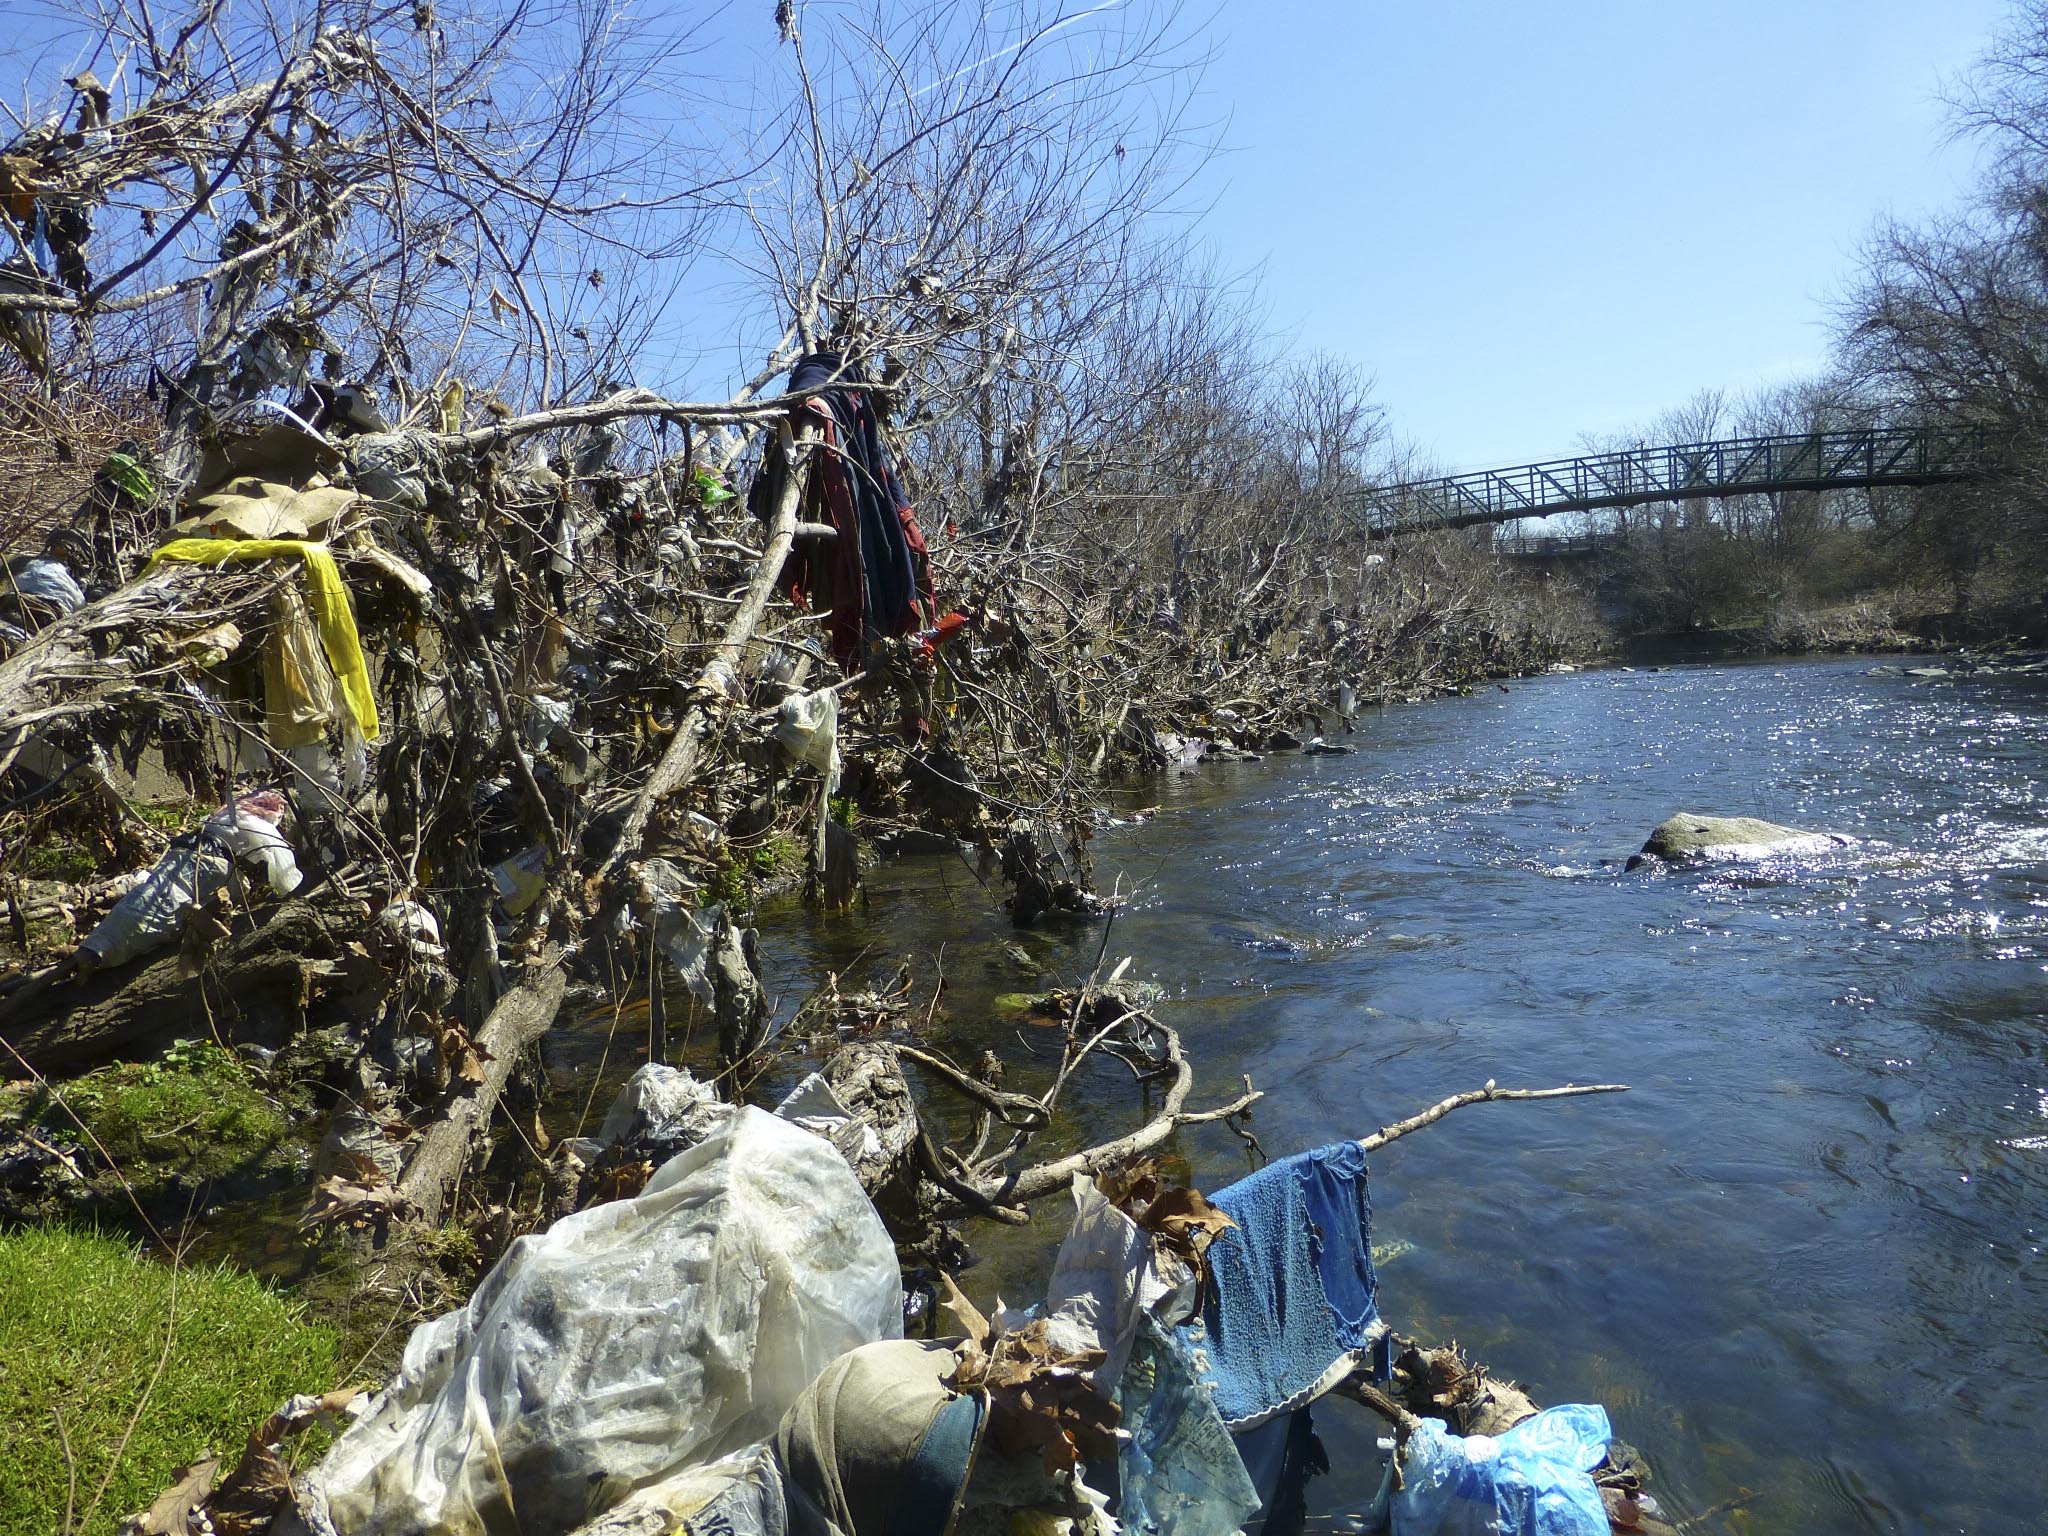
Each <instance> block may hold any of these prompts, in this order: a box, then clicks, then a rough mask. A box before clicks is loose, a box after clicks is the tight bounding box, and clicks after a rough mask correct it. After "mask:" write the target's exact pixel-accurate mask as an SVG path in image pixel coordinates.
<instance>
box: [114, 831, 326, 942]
mask: <svg viewBox="0 0 2048 1536" xmlns="http://www.w3.org/2000/svg"><path fill="white" fill-rule="evenodd" d="M283 815H284V797H283V796H281V795H279V794H278V793H277V792H276V791H275V790H260V791H258V792H257V793H255V794H249V795H244V796H242V798H241V799H240V800H237V801H234V802H232V803H230V804H228V805H224V806H222V807H221V808H220V809H219V810H217V811H215V812H214V813H213V814H212V815H211V816H209V817H207V818H206V821H205V823H204V824H203V825H202V826H201V827H200V829H199V831H198V832H197V833H196V834H194V835H190V836H186V837H181V838H179V839H178V840H177V841H176V842H174V843H172V844H171V846H170V848H169V849H168V850H166V851H165V853H164V856H163V857H162V858H160V859H158V860H157V861H156V867H155V868H154V869H152V870H151V871H150V872H149V874H148V875H147V876H145V877H144V879H143V880H142V882H141V884H139V885H137V886H136V887H135V889H134V890H132V891H130V892H129V893H128V894H127V895H126V896H123V897H122V898H121V899H120V901H119V902H118V903H116V904H115V906H114V909H113V911H111V912H109V913H108V914H107V915H106V916H105V917H104V918H102V919H101V920H100V922H99V925H98V926H97V927H95V928H94V929H93V931H92V932H91V933H89V934H87V935H86V936H85V938H84V939H83V940H82V941H81V942H80V944H79V948H81V949H83V950H84V951H86V952H87V953H88V954H90V955H91V956H92V957H93V959H94V960H95V961H97V962H98V963H99V964H101V965H106V966H114V965H125V964H126V963H127V962H128V961H130V960H133V959H135V958H136V957H137V956H138V955H146V954H148V953H149V952H150V951H151V950H153V949H160V948H162V947H163V946H164V945H166V944H169V943H170V942H171V941H172V940H173V939H175V938H176V937H177V936H178V913H179V911H180V910H182V909H183V908H185V907H188V906H202V905H204V904H205V903H206V902H207V901H208V900H209V899H210V898H211V897H212V896H213V895H214V894H215V893H216V892H218V891H221V890H223V889H225V888H226V886H227V883H228V881H229V879H230V878H231V877H232V874H233V871H232V870H231V868H230V867H229V863H228V857H227V856H232V857H234V858H237V859H248V860H251V861H252V862H254V863H256V864H258V865H260V866H261V867H262V869H263V872H264V874H265V876H266V877H267V878H268V880H269V882H270V888H271V889H272V890H273V891H275V892H277V894H278V895H280V896H289V895H290V894H291V893H292V892H293V891H295V890H297V889H298V888H299V882H300V880H302V879H303V878H304V877H303V876H302V875H301V874H300V872H299V865H298V860H297V859H296V858H294V857H293V854H292V845H291V844H290V843H288V842H286V841H285V838H284V834H283V833H281V832H280V831H278V829H277V823H278V819H279V818H280V817H282V816H283Z"/></svg>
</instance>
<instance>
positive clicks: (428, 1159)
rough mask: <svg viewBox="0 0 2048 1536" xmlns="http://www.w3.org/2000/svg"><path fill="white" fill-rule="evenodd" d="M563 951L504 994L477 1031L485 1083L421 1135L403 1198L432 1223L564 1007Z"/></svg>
mask: <svg viewBox="0 0 2048 1536" xmlns="http://www.w3.org/2000/svg"><path fill="white" fill-rule="evenodd" d="M561 961H562V957H561V953H560V952H559V951H553V952H551V953H550V954H549V955H548V956H547V957H545V958H544V959H543V960H542V961H541V965H540V969H539V971H538V972H537V973H536V974H534V975H533V976H530V977H528V978H527V979H526V980H525V981H523V982H521V983H520V984H519V985H518V986H516V987H514V988H513V989H512V990H511V991H509V992H507V993H506V994H505V995H504V996H503V997H501V998H499V999H498V1003H497V1006H496V1007H494V1008H493V1009H492V1010H491V1014H490V1017H489V1018H487V1019H486V1020H485V1021H484V1026H483V1028H482V1029H481V1030H479V1031H478V1032H477V1041H476V1043H477V1054H478V1056H479V1057H480V1058H481V1059H482V1061H483V1078H484V1080H483V1081H482V1082H481V1083H477V1084H474V1085H465V1088H464V1091H463V1092H461V1093H458V1094H457V1095H456V1096H455V1097H454V1098H453V1099H451V1100H450V1101H449V1103H448V1106H447V1109H446V1111H445V1112H444V1113H443V1114H442V1115H441V1117H440V1118H439V1119H437V1120H436V1121H434V1123H433V1124H432V1125H430V1126H428V1127H427V1128H426V1130H425V1131H424V1132H422V1133H421V1135H420V1140H419V1145H418V1146H417V1147H415V1148H414V1149H413V1154H412V1157H411V1158H410V1159H409V1160H408V1161H407V1163H406V1166H405V1172H404V1173H403V1174H401V1175H400V1176H399V1180H398V1192H399V1195H400V1197H401V1198H402V1199H403V1200H404V1201H405V1202H406V1203H407V1204H408V1205H410V1206H411V1207H412V1209H413V1210H414V1211H416V1212H417V1213H418V1215H419V1218H420V1219H421V1220H422V1221H424V1222H426V1223H427V1225H429V1226H434V1225H437V1224H438V1223H439V1222H440V1220H441V1216H442V1213H443V1212H445V1211H446V1210H447V1208H448V1205H449V1202H450V1200H451V1199H452V1198H453V1196H454V1193H455V1189H456V1186H457V1185H458V1184H460V1183H461V1180H462V1175H463V1173H464V1171H465V1170H466V1169H467V1168H468V1166H469V1162H470V1158H471V1155H472V1153H473V1152H474V1151H475V1149H476V1146H477V1144H478V1143H479V1142H480V1141H482V1140H483V1139H485V1136H486V1133H487V1132H488V1130H489V1127H490V1123H491V1114H492V1112H493V1111H494V1110H495V1109H496V1108H497V1106H498V1100H499V1099H500V1098H502V1097H503V1096H504V1092H505V1086H506V1084H507V1083H508V1082H510V1081H511V1078H512V1073H513V1071H514V1069H515V1068H516V1067H517V1065H518V1063H519V1058H520V1057H521V1056H522V1055H523V1054H524V1053H525V1052H526V1051H527V1050H529V1049H530V1048H531V1047H532V1046H533V1045H534V1044H535V1043H536V1042H537V1041H539V1039H540V1037H541V1036H542V1035H544V1034H546V1033H547V1032H548V1030H549V1028H550V1027H552V1026H553V1024H554V1022H555V1015H556V1014H557V1013H558V1012H560V1011H561V1007H562V995H563V993H564V992H565V991H566V990H567V988H568V985H569V978H568V975H567V974H566V973H565V972H564V971H563V969H562V963H561Z"/></svg>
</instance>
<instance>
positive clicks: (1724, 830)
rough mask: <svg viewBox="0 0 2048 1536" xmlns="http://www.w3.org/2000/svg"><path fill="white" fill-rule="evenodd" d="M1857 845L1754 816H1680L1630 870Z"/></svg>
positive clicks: (1834, 835) (1664, 824)
mask: <svg viewBox="0 0 2048 1536" xmlns="http://www.w3.org/2000/svg"><path fill="white" fill-rule="evenodd" d="M1854 841H1855V839H1854V838H1851V837H1847V836H1844V835H1843V834H1842V833H1839V832H1803V831H1801V830H1800V829H1799V828H1797V827H1784V826H1780V825H1778V823H1777V822H1775V821H1759V820H1757V818H1756V817H1754V816H1699V815H1695V814H1694V813H1692V812H1690V811H1681V812H1680V813H1679V814H1678V815H1676V816H1673V817H1671V818H1670V819H1669V820H1667V821H1664V822H1661V823H1659V825H1658V827H1657V829H1656V830H1655V831H1654V832H1652V833H1651V834H1650V840H1649V841H1648V842H1646V843H1644V844H1643V847H1642V851H1641V852H1640V853H1637V854H1635V855H1633V856H1632V857H1631V858H1630V859H1629V861H1628V867H1629V868H1630V869H1634V868H1636V867H1637V866H1639V865H1641V864H1644V863H1647V862H1648V861H1649V860H1651V859H1662V860H1664V861H1665V862H1666V863H1671V864H1683V863H1693V862H1698V861H1701V860H1706V859H1761V858H1768V857H1770V856H1772V855H1774V854H1787V853H1815V852H1818V851H1819V850H1821V849H1823V848H1840V847H1847V846H1848V845H1849V844H1850V843H1853V842H1854Z"/></svg>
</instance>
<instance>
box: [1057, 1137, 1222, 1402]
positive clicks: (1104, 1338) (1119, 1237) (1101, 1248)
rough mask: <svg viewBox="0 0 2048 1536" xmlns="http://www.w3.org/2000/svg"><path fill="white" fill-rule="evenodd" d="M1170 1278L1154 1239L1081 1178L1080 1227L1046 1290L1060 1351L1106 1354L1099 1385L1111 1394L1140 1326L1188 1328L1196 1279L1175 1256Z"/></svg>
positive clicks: (1077, 1192) (1070, 1234) (1077, 1186)
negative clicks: (1144, 1321)
mask: <svg viewBox="0 0 2048 1536" xmlns="http://www.w3.org/2000/svg"><path fill="white" fill-rule="evenodd" d="M1167 1262H1168V1263H1169V1264H1171V1265H1172V1268H1173V1272H1172V1273H1171V1274H1167V1273H1163V1272H1162V1269H1161V1265H1160V1255H1159V1252H1158V1250H1157V1249H1156V1248H1155V1247H1154V1245H1153V1242H1152V1238H1151V1235H1150V1234H1149V1233H1146V1232H1144V1231H1141V1230H1140V1229H1139V1227H1138V1224H1137V1223H1136V1222H1135V1221H1133V1220H1131V1218H1130V1217H1128V1216H1126V1215H1125V1214H1124V1213H1123V1212H1122V1211H1120V1210H1118V1209H1117V1208H1116V1207H1115V1206H1114V1205H1111V1204H1110V1203H1109V1201H1108V1199H1107V1198H1105V1197H1104V1195H1103V1193H1102V1191H1101V1189H1099V1188H1098V1187H1097V1186H1096V1183H1095V1181H1094V1180H1093V1179H1091V1178H1089V1177H1088V1175H1086V1174H1085V1173H1084V1174H1079V1175H1076V1177H1075V1179H1074V1224H1073V1226H1071V1227H1069V1228H1068V1229H1067V1235H1066V1238H1065V1239H1064V1240H1063V1241H1062V1242H1061V1243H1060V1251H1059V1255H1058V1257H1057V1258H1055V1259H1054V1260H1053V1266H1052V1279H1051V1281H1049V1282H1048V1283H1047V1285H1046V1291H1045V1318H1046V1336H1047V1337H1048V1338H1049V1339H1050V1340H1051V1341H1052V1342H1053V1343H1054V1344H1056V1345H1057V1346H1059V1347H1060V1348H1061V1349H1064V1350H1068V1351H1071V1352H1074V1353H1077V1354H1079V1353H1085V1352H1086V1351H1089V1350H1096V1349H1099V1350H1101V1351H1102V1352H1103V1357H1104V1358H1103V1361H1102V1364H1101V1365H1100V1366H1098V1367H1097V1368H1096V1372H1095V1380H1096V1381H1097V1382H1098V1383H1099V1384H1100V1385H1101V1386H1102V1387H1103V1388H1105V1389H1107V1388H1109V1387H1111V1386H1113V1385H1114V1384H1115V1383H1116V1381H1117V1380H1118V1379H1119V1378H1120V1377H1121V1376H1122V1375H1123V1370H1124V1362H1125V1361H1126V1360H1128V1359H1129V1358H1130V1353H1131V1345H1132V1342H1133V1341H1134V1340H1135V1339H1136V1338H1137V1336H1138V1319H1139V1318H1140V1317H1141V1316H1143V1315H1144V1314H1146V1313H1150V1314H1152V1315H1153V1316H1155V1317H1159V1318H1161V1319H1163V1320H1164V1321H1166V1322H1168V1323H1178V1322H1180V1321H1182V1320H1183V1319H1184V1318H1185V1317H1186V1315H1187V1314H1188V1312H1189V1311H1191V1310H1192V1308H1193V1305H1194V1294H1195V1272H1194V1271H1193V1270H1192V1269H1189V1268H1188V1267H1187V1266H1186V1265H1184V1264H1181V1263H1179V1261H1178V1260H1175V1259H1173V1258H1172V1257H1171V1256H1168V1260H1167Z"/></svg>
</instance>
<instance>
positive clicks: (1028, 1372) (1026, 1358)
mask: <svg viewBox="0 0 2048 1536" xmlns="http://www.w3.org/2000/svg"><path fill="white" fill-rule="evenodd" d="M957 1353H958V1354H959V1356H960V1364H959V1365H958V1366H957V1367H956V1368H955V1370H954V1373H953V1376H952V1378H951V1384H952V1385H953V1386H954V1387H956V1388H959V1389H961V1390H963V1391H967V1390H973V1391H980V1392H983V1393H985V1394H986V1395H987V1397H988V1402H989V1432H990V1433H991V1434H992V1435H994V1436H995V1437H996V1443H997V1445H998V1446H1000V1447H1001V1448H1002V1450H1003V1451H1004V1452H1005V1453H1006V1454H1009V1455H1023V1454H1025V1453H1026V1452H1031V1453H1035V1454H1036V1455H1038V1456H1039V1457H1041V1458H1042V1459H1043V1461H1044V1463H1045V1467H1046V1470H1047V1471H1048V1472H1058V1471H1061V1470H1063V1469H1066V1468H1070V1467H1072V1466H1074V1465H1076V1464H1077V1463H1079V1462H1084V1461H1097V1460H1100V1459H1102V1458H1104V1457H1107V1456H1109V1455H1111V1454H1113V1453H1114V1452H1115V1449H1116V1424H1117V1417H1118V1414H1117V1408H1116V1405H1115V1404H1114V1403H1112V1402H1110V1401H1109V1400H1108V1398H1106V1397H1104V1396H1102V1395H1101V1394H1099V1393H1098V1392H1096V1390H1095V1388H1094V1386H1093V1385H1092V1384H1091V1383H1090V1381H1089V1380H1088V1377H1087V1374H1086V1373H1087V1372H1089V1371H1092V1370H1093V1369H1095V1367H1096V1366H1098V1365H1100V1364H1101V1363H1102V1361H1103V1355H1102V1352H1101V1351H1100V1350H1090V1351H1087V1352H1085V1353H1082V1354H1067V1353H1065V1352H1064V1351H1062V1350H1059V1349H1056V1348H1055V1347H1054V1346H1053V1344H1052V1342H1051V1340H1050V1338H1049V1337H1048V1335H1047V1332H1046V1326H1045V1322H1044V1320H1043V1319H1040V1320H1039V1321H1036V1322H1034V1323H1032V1324H1031V1325H1030V1326H1029V1327H1027V1328H1022V1329H1019V1330H1017V1331H1016V1332H1013V1333H1006V1334H1003V1335H1002V1336H1001V1337H1000V1338H998V1339H996V1340H995V1341H994V1343H993V1345H992V1346H991V1347H990V1349H989V1350H988V1351H987V1352H986V1353H984V1352H983V1351H982V1350H981V1349H980V1348H979V1347H978V1346H973V1345H971V1344H970V1345H969V1346H963V1348H962V1349H961V1350H959V1351H958V1352H957Z"/></svg>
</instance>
